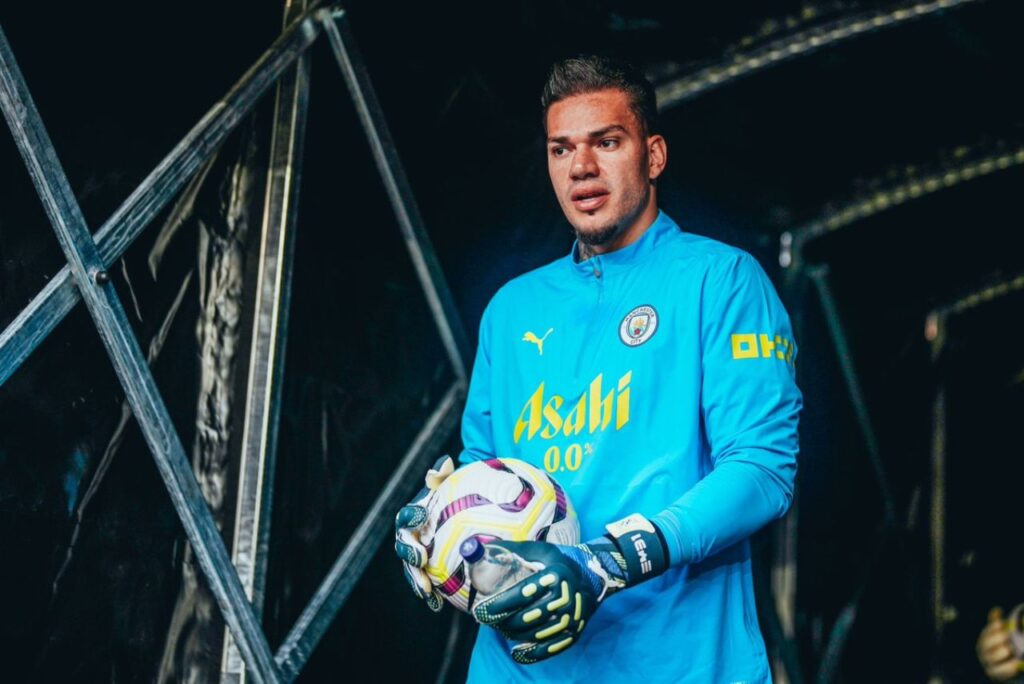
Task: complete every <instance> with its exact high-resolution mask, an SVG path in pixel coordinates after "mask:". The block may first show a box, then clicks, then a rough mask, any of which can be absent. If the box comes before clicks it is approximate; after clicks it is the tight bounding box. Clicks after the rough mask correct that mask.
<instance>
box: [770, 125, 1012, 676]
mask: <svg viewBox="0 0 1024 684" xmlns="http://www.w3.org/2000/svg"><path fill="white" fill-rule="evenodd" d="M950 157H951V158H952V160H953V161H951V162H948V163H946V164H943V165H941V166H938V167H935V168H932V169H924V170H921V171H915V172H913V173H907V174H906V177H905V178H903V179H900V180H898V181H891V182H888V183H884V184H883V183H870V184H869V185H871V186H874V187H876V188H877V189H876V190H873V191H872V192H871V194H870V195H868V196H864V197H856V198H853V199H851V200H849V201H846V202H843V203H839V204H837V205H834V206H831V207H830V208H829V209H827V210H826V211H824V212H822V214H821V215H820V216H819V217H818V218H817V219H815V220H813V221H811V222H809V223H807V224H805V225H803V226H800V227H798V228H796V229H795V230H793V231H790V232H786V233H783V234H782V235H781V236H780V250H779V263H780V265H781V266H783V267H784V268H786V269H787V274H786V288H785V290H786V292H787V293H788V298H789V299H790V300H791V301H792V300H794V299H795V298H796V293H797V292H798V291H800V289H801V288H802V286H803V284H804V283H807V282H809V283H810V284H811V285H812V287H813V288H814V290H815V293H816V295H817V298H818V301H819V304H820V306H821V308H822V311H823V313H824V315H825V323H826V326H827V328H828V330H829V335H830V338H831V342H832V346H833V348H834V349H835V352H836V357H837V360H838V362H839V365H840V371H841V374H842V377H843V382H844V385H845V387H846V392H847V396H848V399H849V401H850V404H851V406H852V407H853V410H854V415H855V417H856V421H857V425H858V428H859V430H860V433H861V436H862V438H863V440H864V444H865V449H866V452H867V456H868V460H869V461H870V465H871V470H872V473H873V475H874V479H875V482H876V484H877V486H878V489H879V494H880V498H881V500H882V506H883V524H882V527H881V530H880V531H879V534H878V538H877V539H876V546H875V548H874V551H873V556H872V561H871V563H870V564H869V567H870V566H871V565H874V564H875V562H876V560H877V559H878V557H879V552H880V550H881V548H882V547H883V546H884V545H885V544H886V543H888V542H889V541H890V540H892V539H896V540H897V542H899V533H900V532H901V530H900V520H901V518H900V515H899V512H898V511H897V510H896V505H895V500H894V497H893V493H892V487H891V484H890V478H889V476H888V474H887V473H886V468H885V463H884V458H883V449H882V448H881V447H880V446H879V443H878V439H877V436H876V435H877V433H876V430H875V427H874V423H873V421H872V418H871V414H870V410H869V406H868V402H867V400H866V397H865V395H864V392H863V389H862V387H861V384H860V380H859V374H858V372H857V368H856V361H855V358H854V356H853V354H852V353H851V350H850V347H849V343H848V336H847V333H846V329H845V326H844V323H843V317H842V313H841V310H840V308H839V306H838V304H837V302H836V299H835V297H834V295H833V293H832V288H831V283H830V275H829V267H828V265H827V264H814V263H808V260H807V258H806V254H805V250H806V248H807V247H808V245H810V244H812V243H814V242H816V241H818V240H819V239H821V238H823V237H825V236H828V235H831V234H833V233H835V232H837V231H843V230H848V229H851V228H852V227H853V226H856V225H858V224H860V223H861V222H862V221H864V220H865V219H868V218H870V217H873V216H876V215H878V214H880V213H882V212H885V211H887V210H889V209H893V208H896V207H899V206H902V205H904V204H906V203H908V202H911V201H914V200H918V199H921V198H924V197H927V196H929V195H932V194H934V193H937V192H940V191H943V190H948V189H950V188H953V187H955V186H957V185H959V184H960V183H963V182H967V181H971V180H975V179H978V178H982V177H985V176H989V175H991V174H995V173H998V172H1002V171H1007V170H1010V169H1013V168H1016V167H1017V166H1020V165H1022V164H1024V145H1021V144H1005V143H1000V144H997V145H994V146H992V147H986V148H976V149H971V148H967V147H963V148H958V149H957V150H955V151H954V153H953V154H952V155H950ZM910 168H916V167H910ZM1017 289H1024V276H1021V277H1018V278H1015V279H1013V280H1011V281H1008V282H1006V283H1001V284H998V285H995V286H993V287H991V288H988V289H987V290H983V291H981V292H978V293H974V294H972V295H970V296H968V297H965V298H964V299H961V300H958V301H957V302H955V303H953V304H950V305H948V306H946V307H940V308H938V309H936V310H935V311H933V312H932V313H931V314H930V315H929V317H928V323H927V326H926V336H927V338H928V340H929V341H930V342H931V343H932V345H933V360H935V359H937V358H938V357H939V356H940V355H941V350H942V345H943V342H944V339H945V336H944V334H943V331H944V330H945V324H946V322H947V320H948V319H949V317H951V316H953V315H955V314H957V313H959V312H961V311H964V310H966V309H968V308H972V307H974V306H977V305H978V304H980V303H983V302H987V301H991V300H992V299H995V298H997V297H1000V296H1002V295H1004V294H1006V293H1008V292H1010V291H1014V290H1017ZM798 337H799V331H798ZM944 411H945V398H944V392H943V389H942V386H941V383H940V385H939V386H938V388H937V389H936V394H935V399H934V406H933V442H932V443H933V446H932V482H931V486H932V511H931V514H932V515H931V520H932V530H931V544H932V552H931V553H932V591H933V594H932V595H933V601H932V608H933V619H934V620H935V629H936V635H939V634H941V629H942V625H943V624H944V622H945V612H946V609H945V604H944V603H943V599H942V585H943V581H942V565H943V563H944V560H943V559H944V552H943V535H944V532H943V531H942V529H941V528H942V519H941V516H942V513H943V510H944V503H943V498H944V491H945V484H944V473H945V438H944V431H945V427H944V425H945V414H944ZM907 525H908V526H909V525H910V520H909V519H908V520H907ZM791 553H794V554H795V549H792V550H791ZM866 582H867V578H865V579H864V580H863V581H862V583H861V584H860V585H859V586H858V587H857V589H856V590H855V591H854V592H853V595H852V596H851V598H850V600H849V601H848V602H847V604H846V605H845V606H844V608H843V609H842V610H841V611H840V613H839V616H838V617H837V619H836V622H835V624H834V625H833V627H832V631H831V633H830V634H829V637H828V640H827V644H826V648H825V652H824V654H823V656H822V662H821V664H820V667H819V670H818V676H817V680H818V681H819V682H831V681H835V679H836V678H837V676H838V669H839V663H840V659H841V656H842V653H843V650H844V648H845V645H846V641H847V639H848V637H849V634H850V632H851V630H852V628H853V625H854V622H855V620H856V615H857V610H858V607H859V604H860V601H861V599H862V597H863V594H864V591H865V588H866Z"/></svg>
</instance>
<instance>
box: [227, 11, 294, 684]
mask: <svg viewBox="0 0 1024 684" xmlns="http://www.w3.org/2000/svg"><path fill="white" fill-rule="evenodd" d="M306 4H307V3H306V2H304V0H285V12H284V25H285V27H287V26H288V25H289V24H291V23H292V21H294V20H295V18H296V17H297V16H299V15H301V13H302V11H303V10H304V9H305V7H306ZM309 61H310V58H309V55H308V54H303V55H302V56H300V57H299V58H298V59H297V60H296V62H295V66H294V67H292V69H291V70H289V71H288V72H286V73H285V74H284V75H283V76H282V77H281V79H280V81H279V82H278V84H277V96H276V101H275V103H274V122H273V127H272V133H271V136H272V137H271V143H270V161H269V164H268V168H267V183H266V190H265V193H264V204H263V222H262V226H261V230H260V255H259V265H258V268H257V274H256V276H257V280H256V286H255V302H254V303H253V318H252V343H251V347H250V351H249V373H248V380H247V382H246V384H245V414H244V418H243V421H242V440H241V447H240V449H239V454H238V461H239V467H238V487H237V498H236V504H235V526H234V534H233V536H232V538H231V543H232V549H231V560H232V562H233V563H234V565H235V569H236V570H237V571H238V578H239V580H240V581H241V582H242V587H243V588H244V589H245V593H246V595H247V596H248V597H249V600H250V602H251V603H252V607H253V610H254V611H255V612H256V615H257V616H262V614H263V603H264V597H265V591H266V575H267V562H268V558H269V555H270V519H271V513H272V508H273V489H274V488H273V483H274V473H275V465H276V461H277V434H278V425H279V419H280V414H281V403H280V396H281V379H282V377H283V376H284V358H285V347H286V344H287V341H288V333H287V331H288V312H289V309H290V299H291V278H292V264H293V257H294V250H293V245H294V242H295V227H296V222H297V219H298V200H299V187H300V185H301V173H302V152H303V143H304V140H305V133H306V116H307V112H308V109H309V67H310V64H309ZM222 651H223V656H222V659H221V676H220V680H221V682H222V684H240V683H241V682H244V681H245V679H246V677H245V664H244V663H243V662H242V654H241V652H240V651H239V649H238V646H237V644H235V642H234V639H232V638H231V633H230V632H228V631H227V630H225V634H224V645H223V649H222Z"/></svg>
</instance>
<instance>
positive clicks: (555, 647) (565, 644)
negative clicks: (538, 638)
mask: <svg viewBox="0 0 1024 684" xmlns="http://www.w3.org/2000/svg"><path fill="white" fill-rule="evenodd" d="M571 644H572V637H566V638H564V639H562V640H561V641H559V642H557V643H554V644H551V645H550V646H548V653H558V652H559V651H564V650H565V649H567V648H569V646H570V645H571Z"/></svg>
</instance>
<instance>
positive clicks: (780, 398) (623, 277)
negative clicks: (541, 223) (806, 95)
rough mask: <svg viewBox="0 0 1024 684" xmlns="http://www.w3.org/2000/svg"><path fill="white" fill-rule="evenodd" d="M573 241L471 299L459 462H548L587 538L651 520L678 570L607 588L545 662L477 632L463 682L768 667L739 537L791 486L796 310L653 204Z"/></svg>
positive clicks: (743, 676) (688, 677) (746, 261)
mask: <svg viewBox="0 0 1024 684" xmlns="http://www.w3.org/2000/svg"><path fill="white" fill-rule="evenodd" d="M575 253H576V246H575V245H574V246H573V252H572V253H571V254H570V255H568V256H566V257H564V258H561V259H558V260H557V261H554V262H552V263H550V264H547V265H546V266H543V267H541V268H538V269H536V270H534V271H531V272H529V273H526V274H525V275H522V276H520V277H518V278H515V279H513V280H512V281H510V282H509V283H507V284H506V285H505V286H503V287H502V288H501V289H500V290H499V291H498V293H497V294H496V295H495V296H494V298H493V299H492V300H491V302H490V303H489V304H488V306H487V308H486V310H485V311H484V314H483V318H482V320H481V323H480V342H479V346H478V348H477V354H476V362H475V365H474V367H473V374H472V378H471V382H470V387H469V397H468V400H467V404H466V410H465V413H464V415H463V421H462V440H463V445H464V450H463V451H462V453H461V455H460V457H459V460H460V461H461V462H462V463H468V462H470V461H473V460H478V459H484V458H492V457H494V456H498V457H507V458H519V459H522V460H524V461H527V462H529V463H532V464H534V465H536V466H537V467H540V468H544V469H545V470H546V471H547V472H549V473H551V474H552V475H553V476H554V477H555V479H556V480H558V482H559V483H560V484H561V485H562V486H563V487H564V488H565V490H566V491H567V493H568V495H569V498H570V499H571V501H572V503H573V505H574V507H575V508H576V511H577V513H578V515H579V518H580V527H581V532H582V539H583V540H584V541H585V540H588V539H592V538H594V537H598V536H600V535H602V534H604V532H605V529H604V526H605V525H606V524H607V523H610V522H613V521H616V520H619V519H621V518H624V517H626V516H627V515H629V514H631V513H640V514H642V515H644V516H646V517H648V518H649V519H651V520H653V521H654V523H655V524H656V525H657V526H658V527H659V528H660V529H661V530H662V532H663V533H664V535H665V539H666V541H667V542H668V546H669V554H670V556H671V567H670V568H669V570H668V571H667V572H665V573H664V574H663V575H661V576H660V577H656V578H654V579H652V580H649V581H648V582H645V583H643V584H639V585H637V586H634V587H630V588H628V589H626V590H624V591H621V592H619V593H617V594H615V595H613V596H611V597H609V598H608V599H607V600H606V601H605V602H604V604H603V605H602V606H601V608H600V609H599V610H598V611H597V613H596V614H595V615H594V618H593V620H592V621H591V622H590V623H589V624H588V625H587V628H586V629H585V630H584V631H583V634H582V635H581V637H580V638H579V640H578V641H577V642H576V643H575V644H574V645H573V646H572V647H571V648H569V649H568V650H566V651H565V652H563V653H561V654H559V655H557V656H555V657H553V658H551V659H549V660H547V661H543V662H541V663H537V664H534V665H519V664H517V663H515V662H514V661H513V660H512V659H511V657H510V656H509V655H508V646H507V644H506V642H505V640H504V638H503V637H502V636H501V635H500V634H499V633H498V632H497V631H495V630H494V629H491V628H488V627H481V628H480V631H479V636H478V637H477V641H476V645H475V647H474V649H473V656H472V661H471V663H470V669H469V681H470V682H487V683H491V682H509V681H523V682H528V681H529V682H532V681H540V682H569V681H574V682H589V683H599V682H634V681H635V682H639V681H643V682H644V683H645V684H656V683H657V682H672V683H674V684H679V683H683V682H686V683H693V684H712V683H718V682H723V683H729V684H735V683H738V682H744V683H755V682H756V683H761V682H768V681H771V675H770V672H769V669H768V661H767V658H766V656H765V648H764V642H763V640H762V638H761V633H760V630H759V628H758V623H757V614H756V611H755V607H754V589H753V583H752V576H751V568H750V549H749V545H748V543H747V541H746V539H747V537H748V536H749V535H750V534H751V533H753V532H755V531H756V530H758V529H759V528H761V527H762V526H763V525H765V524H766V523H768V522H770V521H771V520H774V519H775V518H778V517H780V516H782V515H783V514H784V513H785V512H786V510H787V509H788V508H789V504H790V501H791V499H792V491H793V480H794V477H795V475H796V454H797V450H798V440H797V420H798V417H799V414H800V410H801V407H802V397H801V394H800V391H799V389H798V388H797V386H796V383H795V381H794V370H793V362H794V360H795V357H796V346H795V343H794V341H793V334H792V331H791V328H790V323H789V318H788V316H787V315H786V312H785V310H784V309H783V307H782V304H781V303H780V302H779V298H778V296H777V295H776V293H775V290H774V288H773V287H772V285H771V283H770V281H769V280H768V278H767V276H766V275H765V273H764V271H763V270H762V269H761V267H760V265H759V264H758V263H757V261H756V260H755V259H754V258H753V257H751V256H750V255H749V254H747V253H746V252H744V251H742V250H739V249H736V248H734V247H730V246H728V245H725V244H723V243H720V242H717V241H715V240H711V239H709V238H704V237H700V236H697V235H693V234H690V233H685V232H683V231H682V230H680V229H679V227H678V226H677V225H676V224H675V223H674V222H673V221H672V219H670V218H669V217H668V216H666V215H665V214H664V213H659V214H658V218H657V219H656V220H655V221H654V223H653V224H652V225H651V226H650V227H649V228H648V229H647V230H646V231H645V232H644V233H643V235H642V236H641V237H640V238H639V239H638V240H637V241H636V242H634V243H633V244H631V245H629V246H627V247H624V248H623V249H620V250H617V251H614V252H610V253H607V254H601V255H596V256H593V257H591V258H590V259H588V260H586V261H583V262H577V261H576V259H575V258H574V255H575Z"/></svg>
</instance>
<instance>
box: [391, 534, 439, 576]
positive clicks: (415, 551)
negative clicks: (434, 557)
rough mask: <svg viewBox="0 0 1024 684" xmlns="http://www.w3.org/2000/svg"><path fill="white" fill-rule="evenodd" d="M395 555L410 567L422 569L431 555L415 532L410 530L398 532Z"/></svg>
mask: <svg viewBox="0 0 1024 684" xmlns="http://www.w3.org/2000/svg"><path fill="white" fill-rule="evenodd" d="M395 553H396V554H397V555H398V557H399V558H401V559H402V560H403V561H404V562H406V563H408V564H409V565H411V566H413V567H416V568H422V567H425V566H426V564H427V560H428V558H429V557H430V554H429V553H428V552H427V549H426V547H425V546H423V544H421V543H420V540H419V537H418V536H417V535H416V533H415V532H412V531H410V530H406V529H401V530H398V534H396V535H395Z"/></svg>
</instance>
